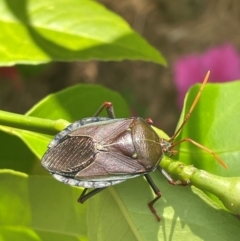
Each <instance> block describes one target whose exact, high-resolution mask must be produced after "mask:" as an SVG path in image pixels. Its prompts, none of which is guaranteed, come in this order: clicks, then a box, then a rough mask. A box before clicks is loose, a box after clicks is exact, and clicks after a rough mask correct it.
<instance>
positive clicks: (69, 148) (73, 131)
mask: <svg viewBox="0 0 240 241" xmlns="http://www.w3.org/2000/svg"><path fill="white" fill-rule="evenodd" d="M208 76H209V73H208V74H207V75H206V77H205V79H204V81H203V84H202V86H201V89H200V90H199V92H198V94H197V96H196V97H195V100H194V102H193V104H192V106H191V108H190V110H189V112H188V114H187V116H186V118H185V119H184V121H183V123H182V124H181V125H180V127H179V128H178V129H177V131H176V132H175V134H174V135H173V136H172V137H171V138H170V139H169V140H165V139H163V138H161V137H159V136H158V135H157V133H156V132H155V131H154V129H153V128H152V121H151V120H150V119H148V120H144V119H142V118H139V117H137V118H136V117H131V118H122V119H116V118H115V114H114V110H113V106H112V103H111V102H105V103H103V105H102V106H101V107H100V108H99V110H98V111H97V112H96V113H95V115H94V116H93V117H90V118H85V119H82V120H79V121H76V122H74V123H73V124H71V125H69V126H68V127H67V128H66V129H64V130H63V131H61V132H60V133H58V134H57V135H56V136H55V137H54V139H53V140H52V141H51V142H50V144H49V146H48V150H47V151H46V153H45V154H44V156H43V158H42V166H43V167H44V168H45V169H46V170H48V171H49V172H50V173H51V174H52V176H53V177H54V178H55V179H57V180H58V181H60V182H63V183H65V184H69V185H74V186H80V187H84V188H85V189H84V190H83V192H82V193H81V195H80V197H79V199H78V201H79V202H80V203H84V202H85V201H86V200H87V199H88V198H90V197H92V196H93V195H95V194H97V193H98V192H100V191H102V190H103V189H105V188H106V187H108V186H112V185H115V184H118V183H121V182H124V181H126V180H127V179H129V178H135V177H137V176H140V175H144V176H145V178H146V180H147V181H148V183H149V185H150V186H151V188H152V189H153V191H154V193H155V194H156V197H155V198H154V199H153V200H152V201H150V202H149V203H148V206H149V208H150V209H151V211H152V213H153V214H154V215H155V216H156V218H157V220H158V221H160V217H159V216H158V215H157V213H156V211H155V209H154V207H153V205H154V203H155V202H156V201H157V200H158V199H159V198H160V197H161V192H160V190H159V189H158V187H157V186H156V185H155V183H154V182H153V180H152V178H151V177H150V175H149V173H150V172H153V171H154V170H155V169H156V168H158V169H159V170H161V171H162V173H163V175H164V176H165V177H166V178H167V179H168V181H169V182H170V183H171V184H179V182H175V181H174V180H173V179H172V178H171V177H170V175H168V173H167V172H166V171H165V170H162V169H161V168H160V167H159V162H160V161H161V159H162V157H163V155H164V154H168V155H172V154H174V152H175V151H174V147H175V146H176V145H178V144H179V143H181V142H184V141H188V142H191V143H192V144H194V145H196V146H198V147H200V148H202V149H204V150H205V151H207V152H209V153H210V154H212V155H213V156H214V157H215V158H216V159H217V160H218V161H219V162H220V163H221V164H222V165H224V163H223V162H222V161H221V160H220V158H219V157H217V156H216V154H215V153H213V152H212V151H211V150H209V149H207V148H206V147H203V146H202V145H200V144H199V143H197V142H195V141H193V140H191V139H189V138H186V139H183V140H181V141H180V142H178V143H173V141H174V139H175V137H176V136H177V135H178V134H179V132H180V131H181V129H182V128H183V126H184V125H185V123H186V122H187V120H188V119H189V117H190V115H191V113H192V111H193V109H194V107H195V105H196V103H197V101H198V100H199V97H200V95H201V92H202V90H203V88H204V86H205V84H206V82H207V80H208ZM105 108H106V110H107V113H108V117H99V114H100V113H101V111H102V110H103V109H105ZM89 188H93V190H91V191H89V192H87V191H88V189H89Z"/></svg>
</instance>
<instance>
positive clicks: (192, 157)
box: [176, 81, 240, 177]
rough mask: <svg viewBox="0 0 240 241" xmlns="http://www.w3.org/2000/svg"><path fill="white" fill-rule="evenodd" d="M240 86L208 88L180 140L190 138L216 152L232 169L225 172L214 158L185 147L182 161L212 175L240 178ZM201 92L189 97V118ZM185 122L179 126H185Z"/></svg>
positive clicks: (180, 152) (219, 85)
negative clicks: (195, 99) (193, 103)
mask: <svg viewBox="0 0 240 241" xmlns="http://www.w3.org/2000/svg"><path fill="white" fill-rule="evenodd" d="M239 89H240V82H238V81H235V82H229V83H225V84H208V85H207V86H206V87H205V89H204V91H203V93H202V96H201V98H200V100H199V103H198V104H197V106H196V108H195V109H194V111H193V113H192V115H191V117H190V119H189V120H188V122H187V124H186V125H185V127H184V128H183V130H182V132H181V133H180V135H179V136H178V138H177V140H176V141H178V140H180V139H184V138H186V137H189V138H191V139H193V140H195V141H197V142H199V143H201V144H202V145H204V146H206V147H208V148H209V149H211V150H212V151H214V152H215V153H216V154H217V155H218V156H219V157H220V158H221V159H222V160H223V161H224V162H225V163H226V164H227V165H228V167H229V170H226V169H224V168H223V167H222V166H220V165H219V163H218V162H217V161H216V160H215V159H214V158H213V156H212V155H211V154H208V153H206V152H205V151H203V150H202V149H200V148H198V147H195V146H193V145H192V144H191V143H183V144H181V145H180V147H179V159H180V160H181V161H183V162H185V163H187V164H194V165H195V166H196V167H197V168H200V169H203V170H206V171H209V172H212V173H214V174H217V175H219V176H229V177H231V176H232V177H233V176H236V177H239V176H240V165H238V163H240V145H239V143H240V135H239V134H238V133H239V120H240V112H239V111H238V107H239V105H240V96H239V94H238V92H239ZM198 90H199V85H198V86H194V87H193V88H191V90H190V91H189V93H188V96H187V99H186V107H185V108H184V112H183V113H182V117H183V115H184V116H185V115H186V114H187V112H188V110H189V108H190V105H191V103H192V102H193V99H194V98H195V96H196V94H197V92H198ZM181 121H182V118H181V119H180V121H179V123H181Z"/></svg>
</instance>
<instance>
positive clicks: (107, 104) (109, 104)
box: [93, 101, 115, 119]
mask: <svg viewBox="0 0 240 241" xmlns="http://www.w3.org/2000/svg"><path fill="white" fill-rule="evenodd" d="M104 108H106V110H107V113H108V117H109V118H112V119H115V114H114V109H113V104H112V102H107V101H106V102H104V103H103V104H102V105H101V106H100V108H99V109H98V110H97V112H96V113H95V114H94V115H93V116H98V115H99V114H100V113H101V112H102V110H103V109H104Z"/></svg>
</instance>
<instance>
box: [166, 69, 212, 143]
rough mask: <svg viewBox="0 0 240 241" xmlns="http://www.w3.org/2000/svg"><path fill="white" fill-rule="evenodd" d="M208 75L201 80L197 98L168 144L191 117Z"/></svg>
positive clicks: (208, 73)
mask: <svg viewBox="0 0 240 241" xmlns="http://www.w3.org/2000/svg"><path fill="white" fill-rule="evenodd" d="M209 75H210V71H208V72H207V74H206V76H205V78H204V80H203V83H202V85H201V88H200V90H199V91H198V94H197V96H196V97H195V99H194V101H193V103H192V105H191V108H190V110H189V112H188V113H187V115H186V116H185V119H184V120H183V122H182V124H181V125H180V126H179V127H178V129H177V130H176V131H175V133H174V134H173V136H172V137H171V138H170V139H169V140H168V141H169V142H173V140H174V139H175V138H176V137H177V135H178V134H179V133H180V131H181V130H182V128H183V127H184V126H185V124H186V123H187V121H188V119H189V118H190V116H191V114H192V112H193V110H194V108H195V106H196V104H197V102H198V100H199V98H200V96H201V94H202V91H203V89H204V87H205V85H206V83H207V81H208V78H209Z"/></svg>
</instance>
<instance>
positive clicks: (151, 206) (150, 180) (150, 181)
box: [144, 174, 162, 222]
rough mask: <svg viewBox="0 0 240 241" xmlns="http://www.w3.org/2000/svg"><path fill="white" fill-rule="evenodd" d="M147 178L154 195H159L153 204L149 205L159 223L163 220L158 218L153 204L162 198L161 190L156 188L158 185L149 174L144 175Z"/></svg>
mask: <svg viewBox="0 0 240 241" xmlns="http://www.w3.org/2000/svg"><path fill="white" fill-rule="evenodd" d="M144 176H145V178H146V179H147V181H148V183H149V185H150V186H151V188H152V190H153V191H154V193H155V194H156V195H157V197H155V198H154V199H153V200H152V201H151V202H149V203H148V207H149V208H150V210H151V212H152V213H153V214H154V215H155V217H156V218H157V220H158V222H159V221H160V220H161V219H160V217H159V216H158V214H157V212H156V210H155V208H154V207H153V204H154V203H155V202H156V201H157V200H158V199H159V198H160V197H161V196H162V195H161V192H160V190H159V189H158V187H157V186H156V184H155V183H154V182H153V180H152V178H151V177H150V175H149V174H145V175H144Z"/></svg>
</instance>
